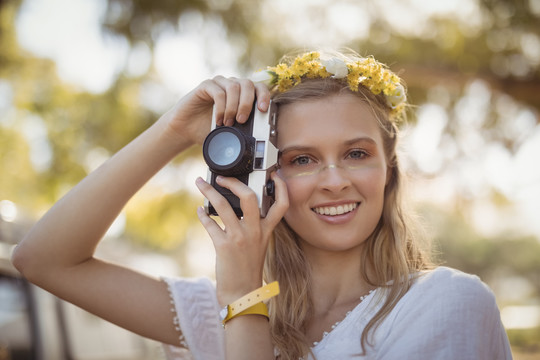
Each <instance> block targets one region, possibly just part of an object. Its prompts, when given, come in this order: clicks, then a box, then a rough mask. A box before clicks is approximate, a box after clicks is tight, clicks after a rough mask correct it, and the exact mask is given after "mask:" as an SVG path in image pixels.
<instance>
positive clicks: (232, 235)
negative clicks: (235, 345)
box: [196, 173, 289, 306]
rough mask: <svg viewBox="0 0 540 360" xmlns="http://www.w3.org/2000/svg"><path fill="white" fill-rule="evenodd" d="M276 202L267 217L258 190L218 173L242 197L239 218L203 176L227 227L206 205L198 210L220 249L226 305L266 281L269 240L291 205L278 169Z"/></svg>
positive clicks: (201, 184)
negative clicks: (260, 208)
mask: <svg viewBox="0 0 540 360" xmlns="http://www.w3.org/2000/svg"><path fill="white" fill-rule="evenodd" d="M272 180H274V182H275V186H276V196H275V202H274V204H273V205H272V206H271V207H270V209H269V211H268V214H267V215H266V217H265V218H261V217H260V215H259V207H258V202H257V196H256V194H255V192H254V191H253V190H252V189H251V188H249V187H248V186H247V185H245V184H244V183H242V182H241V181H240V180H238V179H236V178H233V177H221V176H220V177H218V178H217V180H216V181H217V182H218V184H219V185H220V186H222V187H224V188H227V189H229V190H231V191H232V192H233V193H234V194H235V195H236V196H238V198H239V199H240V207H241V208H242V212H243V213H244V216H243V218H242V219H239V218H238V217H237V216H236V214H235V213H234V211H233V209H232V207H231V206H230V204H229V203H228V201H227V200H226V199H225V198H224V197H223V196H222V195H221V194H220V193H219V192H218V191H217V190H216V189H214V188H213V187H212V186H211V185H210V184H208V183H207V182H205V181H204V180H203V179H201V178H199V179H197V182H196V184H197V187H198V188H199V190H200V191H201V193H202V194H203V195H204V196H205V197H206V198H207V199H208V200H209V201H210V202H211V203H212V205H213V206H214V208H215V209H216V211H217V213H218V214H219V216H220V218H221V221H222V222H223V225H224V228H222V227H221V226H220V225H219V224H218V223H217V222H216V221H215V220H214V219H212V218H211V217H210V216H208V215H207V214H206V213H205V211H204V209H202V208H199V209H198V211H197V213H198V216H199V219H200V221H201V223H202V225H203V226H204V227H205V229H206V231H207V232H208V234H209V235H210V237H211V238H212V241H213V243H214V247H215V249H216V281H217V296H218V301H219V302H220V304H221V305H222V306H225V305H227V304H229V303H231V302H233V301H235V300H237V299H238V298H240V297H242V296H244V295H246V294H247V293H249V292H251V291H253V290H255V289H257V288H259V287H260V286H261V285H262V272H263V266H264V259H265V255H266V249H267V247H268V241H269V239H270V237H271V236H272V231H273V230H274V228H275V227H276V225H277V224H278V223H279V222H280V220H281V218H282V217H283V215H284V214H285V212H286V211H287V209H288V207H289V201H288V196H287V187H286V185H285V183H284V182H283V180H281V179H280V178H279V177H278V176H277V175H276V173H272Z"/></svg>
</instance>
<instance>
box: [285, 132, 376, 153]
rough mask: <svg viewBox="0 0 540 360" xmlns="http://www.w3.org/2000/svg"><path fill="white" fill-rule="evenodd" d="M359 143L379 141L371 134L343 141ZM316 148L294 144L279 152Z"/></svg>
mask: <svg viewBox="0 0 540 360" xmlns="http://www.w3.org/2000/svg"><path fill="white" fill-rule="evenodd" d="M358 143H368V144H370V145H377V142H376V141H375V140H373V139H372V138H370V137H369V136H362V137H357V138H353V139H350V140H347V141H345V142H344V143H343V145H345V146H350V145H353V144H358ZM314 149H315V147H314V146H305V145H292V146H288V147H285V148H283V149H282V150H280V151H279V153H280V154H284V153H288V152H291V151H300V152H302V151H311V150H314Z"/></svg>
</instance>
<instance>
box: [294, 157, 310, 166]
mask: <svg viewBox="0 0 540 360" xmlns="http://www.w3.org/2000/svg"><path fill="white" fill-rule="evenodd" d="M310 162H311V159H310V158H309V157H308V156H297V157H295V158H294V159H292V161H291V163H292V164H294V165H307V164H309V163H310Z"/></svg>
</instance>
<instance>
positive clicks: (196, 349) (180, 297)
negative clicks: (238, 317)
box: [163, 278, 225, 360]
mask: <svg viewBox="0 0 540 360" xmlns="http://www.w3.org/2000/svg"><path fill="white" fill-rule="evenodd" d="M163 280H164V281H165V282H166V283H167V285H168V287H169V294H170V296H171V304H172V305H173V306H172V308H171V312H173V313H176V316H175V317H174V318H175V319H174V322H175V326H177V327H178V326H179V328H178V329H179V330H181V336H180V339H179V345H182V347H174V346H169V345H167V346H165V353H166V355H167V358H168V359H169V360H172V359H174V360H188V359H189V360H191V359H195V360H203V359H204V360H224V359H225V341H224V334H223V328H222V326H221V323H220V321H219V304H218V302H217V298H216V290H215V288H214V285H213V284H212V282H211V281H210V280H209V279H206V278H199V279H170V278H164V279H163Z"/></svg>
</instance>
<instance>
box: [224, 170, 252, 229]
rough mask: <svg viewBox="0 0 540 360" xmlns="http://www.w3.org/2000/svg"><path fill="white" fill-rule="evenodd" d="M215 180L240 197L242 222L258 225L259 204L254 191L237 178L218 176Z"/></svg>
mask: <svg viewBox="0 0 540 360" xmlns="http://www.w3.org/2000/svg"><path fill="white" fill-rule="evenodd" d="M216 182H217V183H218V184H219V185H220V186H223V187H224V188H227V189H229V190H231V192H232V193H233V194H234V195H236V196H237V197H238V198H239V199H240V208H241V209H242V212H243V213H244V217H243V219H244V222H245V223H247V225H252V226H255V225H257V226H258V222H259V220H260V215H259V204H258V201H257V195H256V194H255V192H254V191H253V190H252V189H251V188H250V187H249V186H247V185H246V184H244V183H243V182H241V181H240V180H238V179H237V178H233V177H223V176H218V177H217V178H216Z"/></svg>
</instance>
